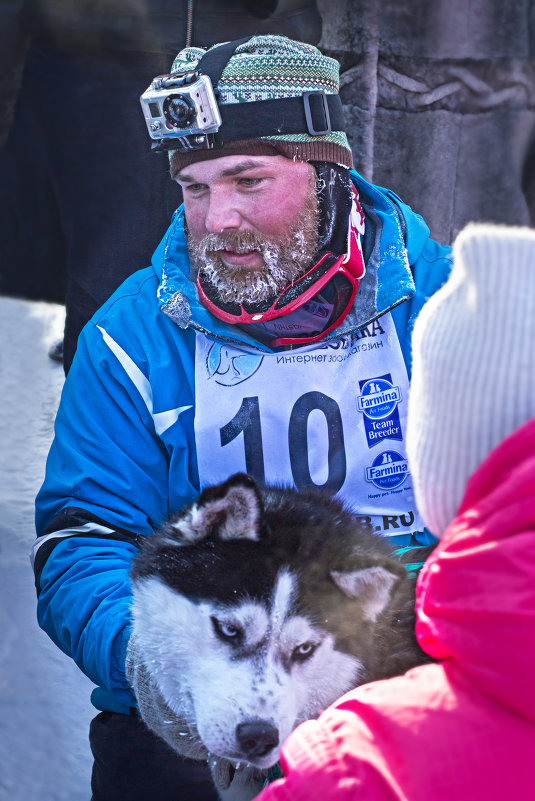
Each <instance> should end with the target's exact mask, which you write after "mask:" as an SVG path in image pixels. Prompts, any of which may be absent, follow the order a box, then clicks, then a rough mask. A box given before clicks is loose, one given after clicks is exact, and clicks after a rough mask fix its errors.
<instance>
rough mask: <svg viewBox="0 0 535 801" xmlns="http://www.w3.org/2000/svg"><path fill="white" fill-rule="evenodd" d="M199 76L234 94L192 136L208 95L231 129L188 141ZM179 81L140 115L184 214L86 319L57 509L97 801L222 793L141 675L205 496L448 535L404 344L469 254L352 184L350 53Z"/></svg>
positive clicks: (52, 501) (52, 583)
mask: <svg viewBox="0 0 535 801" xmlns="http://www.w3.org/2000/svg"><path fill="white" fill-rule="evenodd" d="M192 73H195V74H192ZM199 73H200V74H201V75H208V76H209V77H210V79H211V83H212V84H213V86H214V87H215V88H216V90H217V93H216V95H215V97H216V101H214V99H212V100H206V99H205V100H203V104H204V105H203V104H197V107H196V108H197V112H196V113H197V117H196V118H195V125H197V123H199V122H200V123H201V127H202V120H199V119H198V117H199V113H200V114H201V115H202V114H205V113H206V109H208V108H209V107H208V102H210V103H214V102H217V106H218V113H219V112H220V114H221V118H222V122H221V124H219V127H218V128H217V130H215V131H214V130H211V131H209V132H208V133H206V134H205V133H203V132H201V133H198V132H196V133H194V134H190V133H188V131H187V130H186V131H184V129H183V126H184V122H183V118H181V117H180V113H181V109H182V110H183V109H184V104H185V105H186V106H188V103H187V102H186V101H185V100H184V91H183V90H184V88H185V93H186V94H187V93H188V92H189V89H188V87H189V86H194V85H195V86H196V85H197V84H195V81H196V80H198V77H199ZM173 75H174V76H175V77H173V78H171V79H170V82H169V81H167V86H168V88H167V89H166V88H165V83H164V85H162V83H161V82H160V83H159V84H158V86H159V87H160V89H162V92H163V94H162V97H161V98H160V99H159V100H158V101H157V102H158V103H162V105H160V106H158V107H157V108H156V107H155V106H154V105H153V106H152V107H151V105H150V103H154V102H156V101H155V100H154V98H152V100H150V101H147V102H146V103H145V106H144V107H145V112H146V114H147V120H148V125H149V130H151V131H152V132H153V133H154V132H156V135H155V138H156V139H157V142H156V145H157V147H158V148H161V149H162V148H163V149H169V150H170V151H171V158H170V163H171V174H172V176H173V177H174V178H176V180H178V181H179V183H180V185H181V187H182V190H183V192H184V208H180V209H178V210H177V212H176V213H175V216H174V218H173V221H172V223H171V226H170V228H169V230H168V232H167V234H166V235H165V237H164V239H163V241H162V243H161V245H160V246H159V248H158V249H157V251H156V253H155V256H154V259H153V266H152V267H151V268H148V269H145V270H142V271H140V272H138V273H136V274H135V275H133V276H132V277H130V278H129V279H128V280H127V281H126V282H125V283H124V284H123V285H122V286H121V287H120V288H119V290H118V291H117V292H116V293H115V294H114V295H113V296H112V298H111V299H110V300H109V301H108V302H107V303H106V304H105V305H104V306H103V307H102V309H101V310H100V311H99V312H98V313H97V314H96V315H95V316H94V317H93V318H92V320H91V321H90V323H89V324H88V325H87V326H86V328H85V329H84V332H83V334H82V336H81V338H80V342H79V346H78V351H77V355H76V358H75V360H74V362H73V366H72V368H71V371H70V373H69V376H68V379H67V382H66V385H65V390H64V395H63V398H62V402H61V406H60V409H59V412H58V417H57V424H56V438H55V441H54V444H53V446H52V449H51V452H50V456H49V461H48V466H47V475H46V479H45V483H44V485H43V488H42V490H41V492H40V494H39V496H38V500H37V528H38V535H39V536H38V539H37V542H36V545H35V548H34V567H35V573H36V582H37V589H38V593H39V602H38V618H39V623H40V625H41V626H42V627H43V628H44V629H45V631H47V633H48V634H49V635H50V636H51V637H52V639H53V640H54V641H55V642H56V643H57V644H58V646H59V647H60V648H62V650H64V651H65V652H66V653H68V654H69V655H71V656H72V657H73V658H74V659H75V661H76V662H77V664H78V665H79V666H80V668H81V669H82V670H83V671H84V672H85V673H86V674H87V675H88V676H89V677H90V678H91V679H92V680H93V681H94V682H95V684H96V685H97V689H96V690H95V691H94V693H93V696H92V700H93V702H94V704H95V706H96V707H97V708H99V709H101V710H103V711H104V714H103V715H99V716H98V717H97V718H96V719H95V721H93V724H92V732H91V743H92V748H93V753H94V755H95V768H94V773H93V793H94V796H93V797H94V799H95V801H100V799H104V798H105V799H110V798H113V799H119V798H125V799H126V798H128V799H135V798H138V797H139V798H142V797H144V796H146V795H147V793H151V794H152V796H155V795H157V797H158V798H167V797H169V798H171V797H173V798H174V797H177V795H176V794H177V793H179V795H178V797H180V798H182V799H183V798H195V799H201V798H204V797H206V798H210V797H211V796H210V793H211V792H212V791H211V790H210V789H209V783H208V782H207V781H206V782H204V784H202V787H201V784H195V785H194V786H193V787H192V788H191V783H192V782H193V783H194V782H196V781H197V782H201V783H202V782H203V776H202V772H201V766H199V765H192V764H187V763H186V762H185V761H183V762H180V761H179V760H178V759H177V758H176V757H174V756H173V755H171V753H170V752H169V751H167V750H166V747H164V745H163V743H160V742H159V741H157V740H156V738H154V737H152V735H150V733H149V732H148V731H146V730H145V729H144V728H143V726H142V724H141V722H140V720H139V718H138V717H137V716H136V714H135V698H134V695H133V693H132V690H131V688H130V686H129V685H128V682H127V680H126V678H125V672H124V661H125V653H126V648H127V643H128V636H129V602H130V586H129V581H128V570H129V565H130V562H131V559H132V557H133V554H134V553H135V550H136V544H137V542H138V540H139V538H140V537H141V536H145V535H150V533H151V532H152V531H153V529H154V527H156V526H158V525H159V524H160V523H161V521H162V520H163V519H164V518H166V517H167V516H168V514H169V513H170V512H173V511H176V510H178V509H180V508H181V507H182V506H183V505H184V504H185V503H188V502H191V501H192V500H193V499H194V498H195V497H196V495H197V494H198V492H199V488H200V487H201V486H206V485H207V484H211V483H213V482H215V481H219V480H221V479H222V478H225V477H227V476H228V475H229V474H231V473H233V472H235V471H237V470H246V471H247V472H248V473H250V474H251V475H253V476H254V477H255V478H256V479H257V480H258V481H260V482H266V483H272V482H279V483H280V482H292V483H294V484H295V485H296V486H297V487H300V488H301V487H307V486H310V485H317V486H323V487H325V488H326V489H329V490H330V491H332V492H335V493H339V495H340V496H341V497H342V498H344V499H345V500H346V501H347V502H348V503H349V504H350V505H351V506H352V507H353V508H354V509H355V510H356V511H357V512H358V513H359V514H361V515H362V516H363V517H364V518H365V519H366V520H367V521H368V522H369V523H370V524H371V525H372V526H373V528H374V529H375V530H377V531H380V532H382V533H384V534H385V535H386V536H394V537H395V538H396V542H397V543H398V544H400V545H405V544H417V543H425V542H427V541H429V539H428V537H429V535H427V534H426V532H424V531H423V530H422V529H423V524H422V523H421V521H420V518H419V515H418V513H417V510H416V506H415V504H414V496H413V491H412V481H411V479H410V476H409V475H408V472H407V460H406V456H405V451H404V427H405V421H406V406H407V398H408V374H407V365H408V335H409V332H410V329H411V327H412V323H413V320H414V318H415V317H416V315H417V313H418V311H419V309H420V307H421V305H422V304H423V302H424V301H425V299H426V298H427V297H428V296H429V295H430V294H432V293H433V292H434V291H435V290H436V289H438V288H439V287H440V285H441V284H442V283H443V281H444V280H445V278H446V277H447V274H448V272H449V267H450V261H449V250H448V249H446V248H441V247H440V246H439V245H437V244H436V243H434V242H432V241H431V240H430V239H429V231H428V229H427V226H426V225H425V223H424V222H423V220H422V219H421V218H420V217H419V216H418V215H416V214H414V213H413V212H412V211H411V210H410V209H409V208H408V207H407V206H405V205H404V204H403V203H402V202H401V201H400V200H399V198H397V197H396V196H395V195H394V194H393V193H391V192H389V191H388V190H382V189H379V188H378V187H375V186H373V185H371V184H369V183H367V182H366V181H364V180H363V179H362V178H361V177H360V176H358V175H357V174H356V173H350V171H349V168H350V167H351V166H352V155H351V150H350V148H349V145H348V142H347V138H346V134H345V132H344V130H343V115H342V108H341V104H340V101H339V98H338V94H337V92H338V64H337V62H335V61H334V60H333V59H329V58H326V57H324V56H323V55H322V54H321V53H320V52H319V51H318V50H317V49H316V48H315V47H313V46H311V45H305V44H302V43H299V42H293V41H291V40H289V39H286V38H284V37H279V36H267V37H253V38H252V39H248V40H240V41H238V42H232V43H230V44H227V45H223V46H219V47H214V48H211V49H210V50H208V51H207V53H206V54H205V51H204V50H202V49H199V48H187V49H186V50H183V51H182V52H181V53H179V55H178V56H177V59H176V60H175V62H174V65H173ZM177 75H178V77H176V76H177ZM190 97H191V96H190ZM188 102H189V103H190V104H189V108H191V103H192V102H193V101H188ZM173 104H174V105H173ZM201 106H202V111H200V107H201ZM162 109H166V111H167V116H166V117H165V122H164V124H163V125H162V124H161V121H160V120H159V119H158V115H161V114H163V113H164V112H163V111H162ZM210 109H211V106H210ZM211 110H212V111H213V109H211ZM172 113H174V117H173V116H172ZM214 113H215V112H214ZM188 114H189V111H188ZM151 115H156V117H154V116H152V117H151ZM216 116H217V115H216ZM181 125H182V127H180V126H181ZM161 130H164V131H166V130H167V131H169V132H170V135H169V136H168V135H167V133H165V134H164V135H163V136H158V133H157V132H158V131H161ZM205 130H206V129H205ZM131 712H133V714H130V713H131ZM195 771H196V775H194V772H195ZM187 785H190V790H188V789H187V787H186V786H187ZM156 787H157V789H158V793H157V794H156V793H155V788H156ZM188 792H189V793H190V794H189V795H188ZM203 792H204V795H203Z"/></svg>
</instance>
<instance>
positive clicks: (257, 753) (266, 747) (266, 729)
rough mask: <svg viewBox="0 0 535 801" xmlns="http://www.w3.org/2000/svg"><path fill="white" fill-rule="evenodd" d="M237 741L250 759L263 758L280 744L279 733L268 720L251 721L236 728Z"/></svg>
mask: <svg viewBox="0 0 535 801" xmlns="http://www.w3.org/2000/svg"><path fill="white" fill-rule="evenodd" d="M236 739H237V740H238V743H239V744H240V748H241V749H242V751H243V753H244V754H245V756H247V757H248V758H249V759H252V758H254V757H263V756H266V754H268V753H269V752H270V751H271V749H272V748H275V746H276V745H278V744H279V732H278V731H277V729H276V728H275V726H273V725H272V724H271V723H268V721H267V720H251V721H248V722H247V723H239V724H238V725H237V726H236Z"/></svg>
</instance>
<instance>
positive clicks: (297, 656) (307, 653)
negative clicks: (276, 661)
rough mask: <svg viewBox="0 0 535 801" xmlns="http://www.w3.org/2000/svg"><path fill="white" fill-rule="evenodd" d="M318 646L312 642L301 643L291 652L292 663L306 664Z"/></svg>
mask: <svg viewBox="0 0 535 801" xmlns="http://www.w3.org/2000/svg"><path fill="white" fill-rule="evenodd" d="M317 647H318V646H317V645H316V644H315V643H313V642H309V641H307V642H302V643H300V644H299V645H296V646H295V648H294V649H293V651H292V662H306V660H307V659H310V657H311V656H312V654H313V653H314V651H315V650H316V648H317Z"/></svg>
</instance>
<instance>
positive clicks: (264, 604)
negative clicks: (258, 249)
mask: <svg viewBox="0 0 535 801" xmlns="http://www.w3.org/2000/svg"><path fill="white" fill-rule="evenodd" d="M131 579H132V585H133V606H132V617H133V620H132V638H131V643H132V645H131V648H130V649H129V651H130V653H129V658H128V660H127V665H128V675H129V679H130V681H131V683H132V685H133V686H134V689H135V691H136V695H137V698H138V702H139V708H140V713H141V715H142V717H143V718H144V720H145V722H146V723H147V725H149V727H150V728H152V729H153V730H154V731H155V732H156V733H157V734H159V735H160V736H162V737H163V738H164V739H165V740H166V741H167V742H168V743H169V744H170V745H171V746H172V747H173V748H174V749H175V750H176V751H178V752H179V753H182V754H183V755H186V756H195V757H197V758H205V759H209V760H210V762H211V764H212V767H213V773H214V777H215V781H216V783H217V784H218V785H219V788H220V789H221V788H224V787H226V786H227V785H228V784H229V782H230V781H231V779H232V777H233V775H234V772H235V769H236V767H238V768H240V765H241V766H243V765H247V766H252V767H253V768H255V769H257V770H258V769H259V770H260V771H265V770H266V769H268V768H270V767H271V766H273V765H274V763H276V762H277V759H278V755H279V747H280V745H281V744H282V742H283V741H284V740H285V738H286V737H287V736H288V735H289V734H290V732H291V731H292V729H294V728H295V726H297V725H298V724H299V723H301V722H302V721H304V720H307V719H311V718H314V717H316V716H317V715H318V713H319V712H320V711H321V710H323V709H325V707H327V706H328V705H329V704H331V703H332V702H334V701H335V700H336V699H337V698H339V697H340V696H341V695H342V694H343V693H345V692H346V691H348V690H350V689H351V688H353V687H355V686H356V685H358V684H361V683H363V682H367V681H370V680H375V679H378V678H387V677H388V676H392V675H396V674H399V673H402V672H404V671H405V670H407V669H408V668H409V667H412V666H414V665H416V664H421V663H422V662H424V661H426V660H427V659H428V658H427V657H426V656H425V654H424V653H423V652H422V651H421V650H420V648H419V647H418V645H417V643H416V639H415V635H414V583H415V579H414V577H413V576H411V574H410V573H409V572H408V571H407V569H406V568H405V566H404V565H402V564H401V563H400V561H399V559H397V558H395V557H394V556H393V549H392V547H391V546H390V545H389V543H388V542H387V541H386V540H385V539H384V538H383V537H381V536H379V535H376V534H373V533H372V532H371V531H369V530H368V529H367V528H366V527H365V526H363V525H362V524H360V523H359V520H358V518H356V517H355V516H354V515H353V514H352V513H350V512H349V511H348V510H347V509H346V508H345V507H344V506H343V504H342V503H341V502H340V501H338V500H337V499H335V498H333V497H332V496H331V495H329V494H327V493H324V492H322V491H321V490H315V491H297V490H293V489H287V488H286V489H283V488H276V487H271V488H267V489H264V490H262V491H260V490H259V489H258V487H257V485H256V484H255V482H254V481H253V480H252V479H251V478H250V477H249V476H246V475H244V474H240V473H238V474H236V475H234V476H232V477H231V478H229V479H228V480H227V481H226V482H224V483H223V484H220V485H218V486H215V487H210V488H208V489H206V490H205V491H204V492H202V494H201V495H200V496H199V498H198V500H197V501H196V502H195V503H194V504H193V505H191V506H188V507H186V508H185V509H184V510H183V511H182V512H181V513H180V514H178V515H177V516H176V517H174V518H172V519H171V520H170V521H169V522H168V523H166V524H164V526H163V527H162V528H161V530H159V531H158V532H157V533H156V534H155V535H154V536H153V537H147V538H146V540H145V542H144V544H143V546H142V548H141V551H140V553H139V554H138V555H137V556H136V558H135V559H134V562H133V566H132V571H131ZM133 649H135V650H133ZM222 766H223V767H222ZM225 766H226V768H225ZM225 770H226V771H227V772H226V773H225ZM239 772H240V771H239V770H238V773H239ZM251 775H252V771H251V770H250V768H249V774H248V776H249V778H246V779H245V780H244V781H245V784H247V782H248V781H249V779H250V777H251ZM234 784H235V783H234V782H233V785H232V787H231V790H230V791H229V794H227V795H225V793H223V794H222V796H223V797H225V798H238V797H239V798H245V797H248V798H251V797H253V796H254V795H255V794H256V792H258V789H259V787H258V785H255V786H254V788H253V785H251V787H250V788H249V790H245V791H244V792H242V791H241V790H239V789H237V788H238V787H239V782H237V784H236V787H235V790H234V791H233V787H234ZM251 788H253V789H251ZM240 793H242V794H241V795H240ZM251 793H252V794H251Z"/></svg>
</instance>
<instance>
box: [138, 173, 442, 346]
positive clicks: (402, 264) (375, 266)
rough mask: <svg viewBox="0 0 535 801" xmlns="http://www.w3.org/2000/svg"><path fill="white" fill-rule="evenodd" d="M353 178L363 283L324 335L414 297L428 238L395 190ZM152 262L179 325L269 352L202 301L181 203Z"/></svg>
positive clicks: (163, 305) (162, 297)
mask: <svg viewBox="0 0 535 801" xmlns="http://www.w3.org/2000/svg"><path fill="white" fill-rule="evenodd" d="M351 177H352V180H353V182H354V184H355V185H356V187H357V189H358V192H359V195H360V199H361V203H362V205H363V208H364V212H365V215H366V233H365V235H364V242H363V246H364V254H365V261H366V275H365V276H364V278H363V280H362V281H361V285H360V287H359V294H358V304H356V305H355V307H354V308H353V310H352V311H351V312H350V313H349V315H348V316H347V317H346V319H345V320H344V322H343V324H342V325H341V326H340V327H339V328H338V329H336V330H335V331H334V332H332V334H330V335H329V336H328V337H326V339H330V338H334V337H339V336H341V335H342V334H349V333H352V332H353V331H356V330H357V329H359V328H362V327H363V326H365V325H367V324H368V323H369V322H371V321H372V320H374V319H376V318H377V317H379V316H380V315H381V314H384V313H385V312H387V311H390V310H391V309H393V308H394V307H395V306H397V305H398V304H400V303H402V302H403V301H404V300H407V299H408V298H410V297H411V296H412V295H413V294H414V291H415V286H414V280H413V276H412V272H411V268H410V265H411V264H413V263H414V262H415V261H416V260H417V259H418V257H419V255H420V253H421V251H422V249H423V248H424V246H425V244H426V242H427V241H428V239H429V229H428V227H427V225H426V224H425V222H424V221H423V219H422V218H421V217H420V216H419V215H417V214H415V213H414V212H413V211H412V210H411V209H410V207H409V206H407V205H405V204H404V203H403V202H402V201H401V200H400V199H399V198H398V197H397V196H396V195H395V194H394V193H393V192H390V191H389V190H385V189H381V188H380V187H377V186H374V185H373V184H370V183H368V182H367V181H365V180H364V179H363V178H361V176H360V175H358V173H356V172H351ZM152 265H153V269H154V270H155V272H156V274H157V276H158V278H159V280H160V286H159V289H158V300H159V304H160V309H161V311H162V312H163V313H164V314H166V315H167V316H168V317H170V318H171V319H172V320H174V322H175V323H177V324H178V325H179V326H181V327H184V328H185V327H186V326H188V325H192V326H193V327H194V328H196V329H198V330H200V331H203V332H204V333H206V334H209V335H211V336H214V337H216V338H221V339H224V340H225V341H227V342H233V343H235V344H247V345H250V346H253V347H255V348H257V349H260V350H265V351H268V352H269V351H271V349H270V348H269V347H268V346H267V345H263V344H261V343H259V342H258V341H257V340H256V339H253V337H250V336H249V335H248V334H246V333H245V332H244V331H242V330H241V329H238V328H237V326H233V325H229V324H227V323H224V322H222V321H220V320H217V319H216V318H214V317H213V315H212V314H210V312H209V311H208V310H207V309H206V308H205V307H204V306H203V305H202V304H201V303H200V302H199V299H198V297H197V290H196V286H195V283H194V282H193V281H192V280H190V266H189V258H188V249H187V243H186V238H185V235H184V211H183V206H181V207H180V208H179V209H177V211H176V212H175V214H174V216H173V220H172V222H171V225H170V227H169V229H168V231H167V233H166V234H165V236H164V238H163V240H162V241H161V243H160V245H159V246H158V248H157V250H156V252H155V253H154V256H153V259H152Z"/></svg>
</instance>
